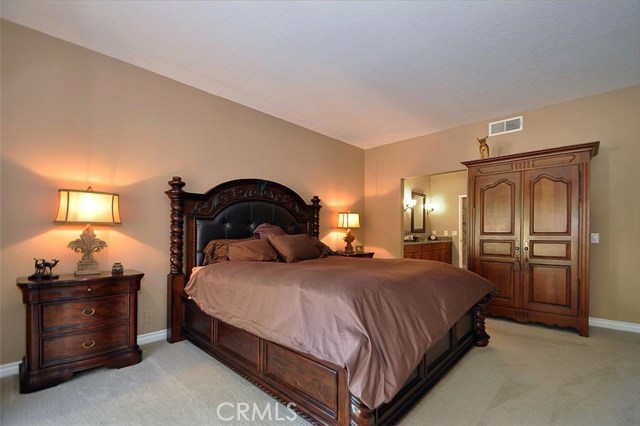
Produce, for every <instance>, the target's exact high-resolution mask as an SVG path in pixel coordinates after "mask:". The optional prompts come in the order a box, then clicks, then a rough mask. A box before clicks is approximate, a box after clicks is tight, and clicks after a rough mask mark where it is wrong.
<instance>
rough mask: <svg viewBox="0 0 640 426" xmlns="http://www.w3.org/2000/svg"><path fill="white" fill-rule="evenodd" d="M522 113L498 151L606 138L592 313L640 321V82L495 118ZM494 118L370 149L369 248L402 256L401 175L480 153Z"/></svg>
mask: <svg viewBox="0 0 640 426" xmlns="http://www.w3.org/2000/svg"><path fill="white" fill-rule="evenodd" d="M516 115H524V130H523V131H522V132H517V133H510V134H505V135H501V136H497V137H492V138H489V139H488V143H489V146H490V148H491V155H492V156H499V155H505V154H512V153H517V152H525V151H532V150H536V149H543V148H551V147H557V146H563V145H571V144H578V143H584V142H592V141H597V140H599V141H601V144H600V153H599V155H598V156H597V157H595V158H594V159H593V161H592V182H591V232H598V233H600V241H601V242H600V244H596V245H592V246H591V287H590V293H591V311H590V316H591V317H596V318H604V319H610V320H616V321H625V322H631V323H640V309H639V308H638V307H639V306H640V286H639V285H638V277H639V276H640V262H639V261H638V259H640V195H639V194H640V192H639V191H638V184H639V183H640V119H639V117H640V86H634V87H631V88H627V89H622V90H617V91H613V92H609V93H605V94H601V95H596V96H590V97H587V98H583V99H578V100H575V101H571V102H564V103H561V104H556V105H550V106H546V107H543V108H539V109H535V110H531V111H524V112H513V113H511V114H506V115H505V116H503V117H496V118H495V119H501V118H508V117H511V116H516ZM489 121H494V119H493V118H492V119H488V120H486V121H483V122H481V123H475V124H470V125H467V126H462V127H458V128H455V129H451V130H447V131H443V132H440V133H435V134H432V135H427V136H422V137H418V138H414V139H409V140H406V141H401V142H396V143H393V144H389V145H385V146H381V147H377V148H373V149H368V150H366V151H365V211H366V214H367V218H368V220H367V222H366V223H365V225H364V228H365V234H366V236H367V245H368V249H370V250H374V251H376V256H381V257H399V256H400V254H401V247H402V243H401V232H399V230H401V222H402V217H401V216H402V214H403V213H402V212H403V209H402V206H401V202H402V200H401V197H400V194H401V192H400V181H401V178H403V177H405V176H420V175H425V174H434V173H442V172H446V171H452V170H459V169H460V168H461V166H460V162H461V161H465V160H472V159H476V158H479V154H478V143H477V142H476V138H477V137H484V136H486V135H487V124H488V122H489ZM409 154H410V155H409Z"/></svg>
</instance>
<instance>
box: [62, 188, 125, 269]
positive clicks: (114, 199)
mask: <svg viewBox="0 0 640 426" xmlns="http://www.w3.org/2000/svg"><path fill="white" fill-rule="evenodd" d="M58 196H59V199H58V212H57V214H56V218H55V220H54V221H53V222H54V223H69V224H85V225H86V228H85V229H84V231H82V234H81V235H80V238H79V239H77V240H74V241H71V242H70V243H69V244H68V245H67V247H69V248H70V249H71V250H73V251H74V252H76V253H82V259H80V261H78V269H77V270H76V272H75V274H76V275H93V274H99V273H100V271H99V270H98V262H97V261H96V260H95V258H94V257H93V253H96V252H99V251H100V250H102V249H103V248H106V247H107V243H105V242H104V241H102V240H101V239H99V238H98V237H96V234H95V233H94V232H93V229H92V228H91V225H116V224H120V223H122V222H121V221H120V196H119V195H118V194H113V193H110V192H97V191H93V190H92V189H91V187H89V188H88V189H87V190H86V191H82V190H75V189H59V190H58Z"/></svg>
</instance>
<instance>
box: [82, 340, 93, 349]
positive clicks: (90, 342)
mask: <svg viewBox="0 0 640 426" xmlns="http://www.w3.org/2000/svg"><path fill="white" fill-rule="evenodd" d="M95 345H96V341H95V340H93V339H88V340H85V341H84V342H82V347H83V348H85V349H89V348H92V347H94V346H95Z"/></svg>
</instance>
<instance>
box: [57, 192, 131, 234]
mask: <svg viewBox="0 0 640 426" xmlns="http://www.w3.org/2000/svg"><path fill="white" fill-rule="evenodd" d="M58 196H59V199H58V213H57V214H56V218H55V220H54V222H55V223H82V224H94V225H115V224H119V223H121V221H120V196H119V195H118V194H113V193H110V192H96V191H92V190H91V188H89V189H88V190H86V191H81V190H75V189H59V190H58Z"/></svg>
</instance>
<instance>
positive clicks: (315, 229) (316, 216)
mask: <svg viewBox="0 0 640 426" xmlns="http://www.w3.org/2000/svg"><path fill="white" fill-rule="evenodd" d="M311 204H312V205H313V225H312V229H311V236H312V237H313V238H320V209H321V208H322V206H321V205H320V198H318V196H317V195H314V196H313V198H312V199H311Z"/></svg>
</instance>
